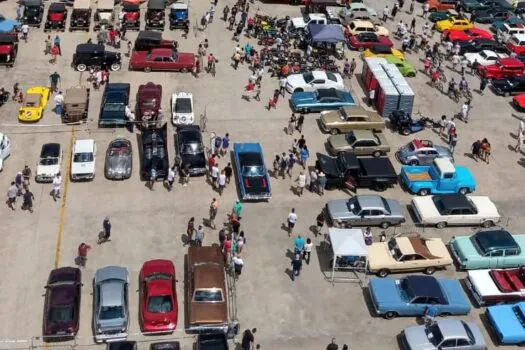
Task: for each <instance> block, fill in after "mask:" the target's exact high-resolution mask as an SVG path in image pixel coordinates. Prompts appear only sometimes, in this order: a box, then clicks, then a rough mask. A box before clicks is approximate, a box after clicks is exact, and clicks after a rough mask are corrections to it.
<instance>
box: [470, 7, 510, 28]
mask: <svg viewBox="0 0 525 350" xmlns="http://www.w3.org/2000/svg"><path fill="white" fill-rule="evenodd" d="M510 16H512V13H511V12H510V11H509V10H507V9H505V8H502V7H494V8H489V9H485V10H476V11H474V12H472V14H471V21H472V22H477V23H488V24H490V23H492V22H494V21H501V20H506V19H507V18H509V17H510Z"/></svg>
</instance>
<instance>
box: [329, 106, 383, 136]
mask: <svg viewBox="0 0 525 350" xmlns="http://www.w3.org/2000/svg"><path fill="white" fill-rule="evenodd" d="M319 125H320V127H321V130H323V131H324V132H329V133H330V134H332V135H337V134H340V133H345V132H348V131H351V130H363V129H364V130H383V129H384V128H385V121H384V119H383V118H382V117H381V116H380V115H379V114H377V112H370V111H367V110H366V109H364V108H363V107H358V106H354V107H342V108H339V109H336V110H333V111H323V112H321V116H320V118H319Z"/></svg>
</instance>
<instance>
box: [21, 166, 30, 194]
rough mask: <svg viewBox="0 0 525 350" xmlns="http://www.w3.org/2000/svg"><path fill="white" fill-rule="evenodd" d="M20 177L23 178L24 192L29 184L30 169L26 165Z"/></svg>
mask: <svg viewBox="0 0 525 350" xmlns="http://www.w3.org/2000/svg"><path fill="white" fill-rule="evenodd" d="M22 177H23V178H24V184H23V187H24V189H25V190H27V189H28V188H29V185H30V184H31V168H29V166H28V165H26V166H24V170H22Z"/></svg>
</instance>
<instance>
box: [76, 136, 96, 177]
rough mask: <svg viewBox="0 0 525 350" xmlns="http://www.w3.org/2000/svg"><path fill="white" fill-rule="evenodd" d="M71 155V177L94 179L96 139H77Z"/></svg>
mask: <svg viewBox="0 0 525 350" xmlns="http://www.w3.org/2000/svg"><path fill="white" fill-rule="evenodd" d="M72 152H73V156H72V157H71V179H72V180H92V179H93V178H94V177H95V160H96V158H97V145H96V144H95V140H93V139H88V140H76V141H75V143H74V144H73V150H72Z"/></svg>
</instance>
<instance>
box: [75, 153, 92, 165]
mask: <svg viewBox="0 0 525 350" xmlns="http://www.w3.org/2000/svg"><path fill="white" fill-rule="evenodd" d="M92 161H93V153H75V156H74V157H73V162H75V163H87V162H92Z"/></svg>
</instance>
